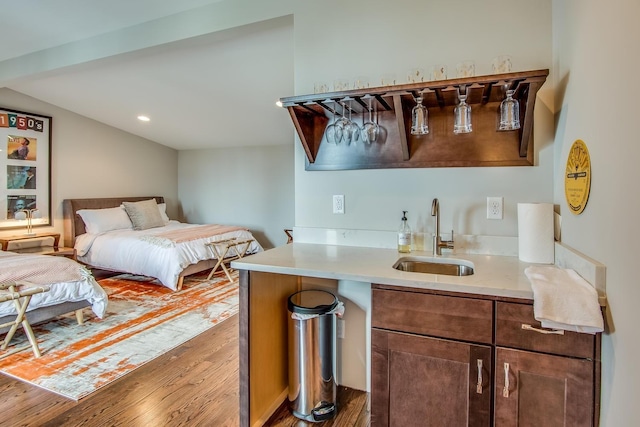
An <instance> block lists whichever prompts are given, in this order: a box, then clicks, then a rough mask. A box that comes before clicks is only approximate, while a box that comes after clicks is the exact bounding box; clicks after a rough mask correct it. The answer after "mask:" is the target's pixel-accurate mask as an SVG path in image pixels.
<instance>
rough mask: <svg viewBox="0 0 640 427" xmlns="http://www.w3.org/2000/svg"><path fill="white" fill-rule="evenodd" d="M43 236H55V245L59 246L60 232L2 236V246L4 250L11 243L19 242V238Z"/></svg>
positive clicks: (28, 238) (55, 246) (0, 239)
mask: <svg viewBox="0 0 640 427" xmlns="http://www.w3.org/2000/svg"><path fill="white" fill-rule="evenodd" d="M43 237H53V247H54V248H57V247H58V243H60V233H35V234H33V235H31V236H28V235H26V234H21V235H17V236H5V237H0V248H1V249H2V250H3V251H6V250H7V248H8V247H9V243H11V242H17V241H19V240H32V239H42V238H43Z"/></svg>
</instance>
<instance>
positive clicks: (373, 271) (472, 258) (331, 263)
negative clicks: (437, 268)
mask: <svg viewBox="0 0 640 427" xmlns="http://www.w3.org/2000/svg"><path fill="white" fill-rule="evenodd" d="M405 256H407V257H428V258H432V253H431V252H422V251H414V252H412V253H410V254H401V253H398V251H396V250H395V249H382V248H369V247H357V246H343V245H327V244H310V243H291V244H288V245H284V246H279V247H277V248H274V249H270V250H267V251H264V252H260V253H258V254H255V255H250V256H246V257H244V258H242V259H239V260H236V261H232V263H231V267H233V268H235V269H240V270H251V271H262V272H267V273H280V274H289V275H297V276H306V277H318V278H325V279H336V280H352V281H359V282H365V283H379V284H384V285H396V286H405V287H411V288H422V289H431V290H441V291H448V292H464V293H473V294H479V295H488V296H497V297H508V298H523V299H529V300H532V299H533V292H532V290H531V284H530V282H529V280H528V279H527V277H526V276H525V274H524V270H525V269H526V268H527V267H528V266H530V265H542V264H531V263H526V262H522V261H520V260H519V259H518V257H514V256H500V255H478V254H455V255H453V254H452V255H443V256H441V257H438V258H442V259H457V260H465V261H468V262H470V263H472V264H473V268H474V274H472V275H469V276H460V277H458V276H448V275H442V274H428V273H412V272H404V271H398V270H396V269H394V268H393V265H394V263H395V262H396V261H397V260H398V259H399V258H401V257H405Z"/></svg>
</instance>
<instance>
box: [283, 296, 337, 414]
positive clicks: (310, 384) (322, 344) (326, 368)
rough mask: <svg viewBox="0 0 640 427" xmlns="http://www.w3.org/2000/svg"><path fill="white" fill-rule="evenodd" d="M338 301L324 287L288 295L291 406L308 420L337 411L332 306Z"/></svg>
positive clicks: (292, 410)
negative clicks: (323, 289) (322, 289)
mask: <svg viewBox="0 0 640 427" xmlns="http://www.w3.org/2000/svg"><path fill="white" fill-rule="evenodd" d="M338 304H339V301H338V299H337V298H336V297H335V296H334V295H333V294H332V293H331V292H327V291H321V290H304V291H300V292H296V293H295V294H293V295H291V296H290V297H289V302H288V308H289V322H288V326H289V406H290V408H291V412H292V413H293V415H295V416H296V417H298V418H300V419H303V420H305V421H311V422H319V421H324V420H328V419H331V418H333V417H334V416H335V415H336V413H337V406H336V381H335V377H334V372H335V367H334V357H333V353H334V342H335V337H334V331H335V321H336V320H335V314H334V313H333V310H335V309H336V307H337V306H338ZM292 315H293V316H292Z"/></svg>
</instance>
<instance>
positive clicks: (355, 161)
mask: <svg viewBox="0 0 640 427" xmlns="http://www.w3.org/2000/svg"><path fill="white" fill-rule="evenodd" d="M548 74H549V70H546V69H545V70H534V71H522V72H514V73H505V74H493V75H486V76H476V77H468V78H459V79H450V80H439V81H429V82H421V83H411V84H403V85H395V86H384V87H372V88H366V89H354V90H347V91H342V92H332V93H321V94H314V95H301V96H293V97H287V98H282V99H281V100H280V102H281V103H282V105H283V107H285V108H286V109H287V110H288V112H289V115H290V117H291V120H292V121H293V125H294V127H295V129H296V131H297V133H298V136H299V137H300V141H301V143H302V146H303V148H304V150H305V153H306V156H307V158H306V169H307V170H341V169H381V168H407V167H408V168H424V167H452V166H454V167H455V166H531V165H533V119H534V117H533V116H534V114H533V112H534V106H535V102H536V94H537V92H538V90H539V89H540V88H541V87H542V85H543V84H544V82H545V81H546V78H547V76H548ZM507 90H513V91H514V99H515V100H516V101H517V102H518V104H519V107H520V122H521V127H520V129H518V130H511V131H499V130H498V122H499V119H498V116H499V108H500V103H501V102H502V101H503V100H504V99H505V94H506V92H507ZM458 93H466V94H467V103H468V104H469V105H470V106H471V110H472V119H471V121H472V123H473V132H471V133H467V134H454V133H453V110H454V108H455V106H456V105H457V104H458ZM417 96H421V97H422V98H423V105H424V106H425V107H426V108H427V111H428V116H429V128H430V131H429V134H427V135H421V136H416V135H412V134H411V111H412V109H413V107H414V106H415V105H416V101H415V98H416V97H417ZM370 108H371V110H374V112H373V116H374V117H375V119H374V121H376V122H377V123H378V124H379V126H380V135H379V137H378V140H377V141H376V142H374V143H364V142H362V141H361V140H358V141H354V142H351V143H350V144H347V143H341V144H332V143H329V142H328V141H327V138H326V136H325V129H326V128H327V126H328V125H329V124H330V123H332V122H333V121H334V120H335V119H337V118H338V117H340V116H342V115H344V116H349V115H351V117H352V119H353V120H354V121H355V122H356V124H359V125H362V124H363V122H364V121H365V120H367V119H368V114H369V111H370V110H369V109H370Z"/></svg>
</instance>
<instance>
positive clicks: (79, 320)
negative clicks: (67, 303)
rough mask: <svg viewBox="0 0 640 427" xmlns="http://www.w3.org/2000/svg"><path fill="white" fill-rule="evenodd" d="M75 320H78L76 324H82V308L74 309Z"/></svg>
mask: <svg viewBox="0 0 640 427" xmlns="http://www.w3.org/2000/svg"><path fill="white" fill-rule="evenodd" d="M76 320H77V321H78V325H84V312H83V311H82V309H80V310H76Z"/></svg>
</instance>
